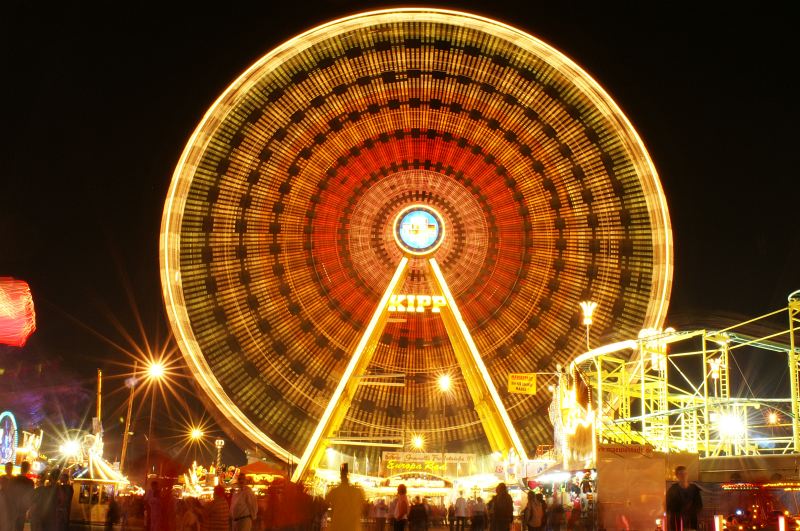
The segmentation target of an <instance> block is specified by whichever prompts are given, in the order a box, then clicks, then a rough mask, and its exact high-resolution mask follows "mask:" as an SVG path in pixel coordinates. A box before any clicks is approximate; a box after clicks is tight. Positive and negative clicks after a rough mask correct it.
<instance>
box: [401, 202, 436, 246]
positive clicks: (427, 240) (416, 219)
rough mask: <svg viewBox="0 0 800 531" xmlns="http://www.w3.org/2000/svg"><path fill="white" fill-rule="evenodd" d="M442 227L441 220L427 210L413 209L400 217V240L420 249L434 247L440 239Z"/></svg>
mask: <svg viewBox="0 0 800 531" xmlns="http://www.w3.org/2000/svg"><path fill="white" fill-rule="evenodd" d="M440 232H441V227H440V225H439V220H438V219H436V218H435V217H434V216H433V214H431V213H430V212H427V211H425V210H412V211H410V212H408V213H407V214H406V215H405V216H403V217H402V218H401V219H400V224H399V227H398V236H399V237H400V240H401V241H402V242H403V243H404V244H405V245H407V246H408V247H410V248H411V249H415V250H418V251H423V250H425V249H429V248H431V247H433V246H434V245H435V244H436V243H437V242H438V241H439V235H440Z"/></svg>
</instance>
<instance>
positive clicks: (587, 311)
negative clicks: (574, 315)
mask: <svg viewBox="0 0 800 531" xmlns="http://www.w3.org/2000/svg"><path fill="white" fill-rule="evenodd" d="M579 304H580V306H581V312H582V313H583V325H584V326H591V325H592V318H593V315H594V311H595V310H596V309H597V303H596V302H593V301H583V302H580V303H579Z"/></svg>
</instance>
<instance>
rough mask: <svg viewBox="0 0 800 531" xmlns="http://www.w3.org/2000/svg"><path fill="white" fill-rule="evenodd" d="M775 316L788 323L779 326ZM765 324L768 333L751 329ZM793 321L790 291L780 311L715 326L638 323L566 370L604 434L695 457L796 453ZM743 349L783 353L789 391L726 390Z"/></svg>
mask: <svg viewBox="0 0 800 531" xmlns="http://www.w3.org/2000/svg"><path fill="white" fill-rule="evenodd" d="M776 319H778V322H781V321H782V322H783V323H785V324H786V325H787V327H786V328H782V327H777V328H778V329H777V330H776V326H775V324H774V323H775V320H776ZM763 323H770V325H771V326H770V327H769V329H770V330H772V331H771V332H770V333H767V334H765V335H759V336H753V335H751V334H748V333H747V330H748V327H750V328H752V327H753V326H754V325H759V324H763ZM798 325H800V292H794V293H793V294H791V295H790V296H789V300H788V306H787V307H786V308H782V309H779V310H776V311H773V312H771V313H768V314H766V315H762V316H760V317H757V318H754V319H750V320H748V321H745V322H743V323H738V324H735V325H733V326H729V327H727V328H724V329H721V330H693V331H675V330H672V329H667V330H663V331H661V330H643V331H642V332H641V333H640V335H639V337H638V338H637V339H631V340H627V341H622V342H618V343H612V344H609V345H604V346H601V347H598V348H596V349H593V350H590V351H588V352H586V353H584V354H581V355H580V356H578V357H577V358H576V359H575V360H574V361H572V363H571V364H570V371H569V372H570V373H572V374H575V371H580V374H581V375H582V376H581V377H582V379H583V380H584V381H585V383H586V384H587V385H588V387H589V388H590V389H591V393H592V395H593V396H594V397H596V398H595V400H596V402H595V403H594V404H591V405H590V406H589V407H590V408H591V409H593V410H594V411H595V412H596V418H597V424H596V425H597V436H598V438H600V439H604V440H609V441H614V442H619V443H629V444H649V445H651V446H653V448H655V449H657V450H658V451H661V452H687V451H688V452H692V453H697V454H699V456H700V457H701V458H705V457H718V456H723V455H724V456H746V455H771V454H798V453H800V416H798V413H800V410H798V398H800V387H799V385H798V369H800V366H798V355H800V352H799V351H798V348H797V346H798ZM746 348H749V349H750V350H751V352H748V355H763V354H764V353H772V354H778V355H783V356H785V360H784V363H788V369H789V370H788V373H789V378H790V380H789V382H790V396H789V397H776V396H762V397H759V396H753V395H752V393H750V394H751V396H746V397H741V396H732V395H731V382H730V376H731V366H732V362H733V358H732V356H733V354H734V353H738V352H740V351H744V349H746ZM767 359H768V358H767ZM691 365H694V367H691ZM687 366H688V367H687ZM748 388H749V385H748ZM751 390H752V389H751ZM776 432H777V435H776Z"/></svg>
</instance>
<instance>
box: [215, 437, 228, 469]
mask: <svg viewBox="0 0 800 531" xmlns="http://www.w3.org/2000/svg"><path fill="white" fill-rule="evenodd" d="M214 446H216V447H217V465H216V468H217V476H219V469H220V468H222V447H223V446H225V440H224V439H217V440H216V441H214Z"/></svg>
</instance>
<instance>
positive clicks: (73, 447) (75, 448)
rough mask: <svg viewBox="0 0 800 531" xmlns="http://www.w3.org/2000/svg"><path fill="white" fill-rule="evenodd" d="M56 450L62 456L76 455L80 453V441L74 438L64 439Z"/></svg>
mask: <svg viewBox="0 0 800 531" xmlns="http://www.w3.org/2000/svg"><path fill="white" fill-rule="evenodd" d="M58 451H59V452H60V453H61V455H62V456H64V457H67V458H69V457H78V456H79V455H80V453H81V443H79V442H78V441H75V440H71V441H65V442H63V443H62V444H61V446H59V447H58Z"/></svg>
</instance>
